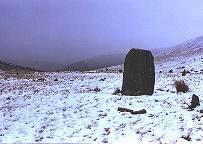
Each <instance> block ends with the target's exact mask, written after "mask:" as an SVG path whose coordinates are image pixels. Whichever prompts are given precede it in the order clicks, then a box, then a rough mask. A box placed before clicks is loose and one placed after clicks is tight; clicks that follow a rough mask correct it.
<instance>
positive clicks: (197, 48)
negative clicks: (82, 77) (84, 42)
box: [0, 36, 203, 71]
mask: <svg viewBox="0 0 203 144" xmlns="http://www.w3.org/2000/svg"><path fill="white" fill-rule="evenodd" d="M150 51H151V52H152V54H153V55H154V57H155V60H156V61H159V60H162V59H166V58H170V57H177V56H184V55H191V54H199V53H203V36H202V37H197V38H194V39H191V40H188V41H186V42H184V43H181V44H178V45H176V46H172V47H169V48H157V49H151V50H150ZM126 54H127V52H126V53H119V54H109V55H100V56H94V57H92V58H89V59H84V60H80V61H78V62H75V63H72V64H69V65H68V64H67V65H66V64H60V63H54V62H52V63H51V62H46V61H33V62H31V63H29V64H28V63H26V62H20V63H21V65H17V64H11V63H10V62H3V61H0V69H2V70H14V69H16V70H20V69H21V70H35V69H38V70H43V71H57V70H59V71H88V70H95V69H100V68H105V67H110V66H115V65H121V64H123V62H124V59H125V56H126ZM0 60H1V59H0Z"/></svg>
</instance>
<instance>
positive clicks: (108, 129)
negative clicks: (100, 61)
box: [0, 55, 203, 144]
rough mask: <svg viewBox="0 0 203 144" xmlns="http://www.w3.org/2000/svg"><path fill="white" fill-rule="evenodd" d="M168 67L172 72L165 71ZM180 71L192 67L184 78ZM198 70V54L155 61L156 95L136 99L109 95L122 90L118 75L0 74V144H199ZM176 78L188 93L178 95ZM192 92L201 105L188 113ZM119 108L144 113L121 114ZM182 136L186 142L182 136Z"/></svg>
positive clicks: (202, 126)
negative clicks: (183, 84) (185, 87)
mask: <svg viewBox="0 0 203 144" xmlns="http://www.w3.org/2000/svg"><path fill="white" fill-rule="evenodd" d="M183 66H184V67H185V68H181V67H183ZM170 69H173V73H168V71H169V70H170ZM183 69H187V70H191V69H193V71H191V73H190V74H187V75H186V76H184V77H183V76H181V73H180V72H181V71H183ZM201 69H203V59H202V56H201V55H193V56H190V57H179V58H172V59H168V60H165V61H161V62H157V63H156V85H155V93H154V94H153V95H152V96H145V95H144V96H137V97H133V96H121V95H113V92H114V91H115V90H116V89H117V88H120V89H121V86H122V73H94V72H90V73H88V72H86V73H76V72H73V73H70V72H60V73H30V74H28V75H26V76H22V77H18V76H13V75H11V77H6V78H5V74H3V73H1V75H0V143H20V142H23V143H35V142H40V143H115V144H117V143H180V144H182V143H202V142H203V114H202V113H200V112H199V111H200V110H201V109H203V74H202V72H201V71H200V70H201ZM160 71H162V73H160ZM195 71H196V72H195ZM38 78H45V79H46V81H44V82H43V81H42V82H41V81H37V79H38ZM56 78H57V79H58V81H54V80H55V79H56ZM104 78H105V79H104ZM101 79H104V80H101ZM175 80H184V81H185V82H186V83H187V84H188V85H189V88H190V91H189V92H188V93H179V94H177V93H176V90H175V87H174V81H175ZM95 88H98V89H100V91H99V90H98V91H95ZM193 94H196V95H197V96H199V98H200V106H199V107H197V108H195V109H194V110H193V111H189V110H188V109H187V107H188V105H189V104H190V102H191V97H192V95H193ZM118 107H125V108H129V109H133V110H140V109H146V111H147V113H146V114H141V115H131V114H130V113H121V112H118V111H117V109H118ZM187 136H189V137H190V138H191V141H187V140H185V139H184V138H183V137H187Z"/></svg>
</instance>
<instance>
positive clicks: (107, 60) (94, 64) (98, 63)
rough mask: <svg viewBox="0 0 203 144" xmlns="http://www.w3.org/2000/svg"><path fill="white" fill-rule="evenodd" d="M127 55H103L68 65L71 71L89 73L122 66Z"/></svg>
mask: <svg viewBox="0 0 203 144" xmlns="http://www.w3.org/2000/svg"><path fill="white" fill-rule="evenodd" d="M124 58H125V54H112V55H102V56H98V57H94V58H90V59H86V60H83V61H79V62H76V63H73V64H71V65H68V66H67V68H66V70H69V71H87V70H95V69H99V68H103V67H109V66H113V65H118V64H122V63H123V62H124Z"/></svg>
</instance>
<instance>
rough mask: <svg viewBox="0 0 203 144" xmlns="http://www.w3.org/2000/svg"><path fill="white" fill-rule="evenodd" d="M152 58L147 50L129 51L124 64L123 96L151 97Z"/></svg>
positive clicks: (152, 82) (152, 86) (153, 78)
mask: <svg viewBox="0 0 203 144" xmlns="http://www.w3.org/2000/svg"><path fill="white" fill-rule="evenodd" d="M154 84H155V68H154V57H153V55H152V53H151V52H150V51H148V50H141V49H131V50H130V51H129V52H128V54H127V56H126V58H125V63H124V73H123V86H122V94H123V95H132V96H138V95H152V94H153V93H154Z"/></svg>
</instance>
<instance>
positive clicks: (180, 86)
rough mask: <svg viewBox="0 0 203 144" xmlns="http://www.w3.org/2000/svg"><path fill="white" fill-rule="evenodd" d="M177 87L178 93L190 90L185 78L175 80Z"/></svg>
mask: <svg viewBox="0 0 203 144" xmlns="http://www.w3.org/2000/svg"><path fill="white" fill-rule="evenodd" d="M175 87H176V91H177V93H179V92H183V93H186V92H188V91H189V87H188V85H187V84H186V83H185V82H184V81H183V80H181V81H175Z"/></svg>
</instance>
